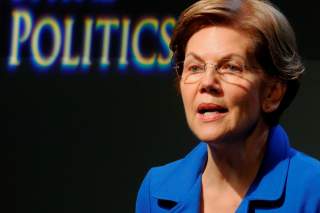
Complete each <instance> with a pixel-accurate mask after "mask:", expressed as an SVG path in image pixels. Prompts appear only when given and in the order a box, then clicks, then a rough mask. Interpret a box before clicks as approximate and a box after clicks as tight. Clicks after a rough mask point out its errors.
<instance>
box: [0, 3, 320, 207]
mask: <svg viewBox="0 0 320 213" xmlns="http://www.w3.org/2000/svg"><path fill="white" fill-rule="evenodd" d="M192 2H194V1H191V0H185V1H169V0H162V1H146V0H136V1H129V0H5V1H1V2H0V27H1V29H2V30H1V33H0V49H1V61H0V63H1V70H0V91H1V92H0V94H1V96H0V97H1V99H0V107H1V110H0V112H1V124H3V125H1V126H3V128H2V130H3V131H2V132H1V143H0V144H1V150H3V151H4V154H3V155H2V156H4V162H5V164H4V167H3V168H4V170H3V171H2V173H3V174H5V175H4V177H5V181H4V182H3V183H4V186H5V189H6V190H4V191H3V193H4V194H5V197H6V199H5V200H4V202H3V205H1V206H0V208H3V209H9V210H6V211H4V210H2V209H0V211H1V212H19V213H20V212H21V213H22V212H23V213H26V212H33V213H38V212H39V213H43V212H52V213H57V212H83V213H87V212H134V204H135V198H136V193H137V190H138V188H139V185H140V183H141V181H142V179H143V177H144V175H145V173H146V172H147V170H148V169H149V168H150V167H152V166H156V165H162V164H165V163H168V162H170V161H173V160H176V159H178V158H181V157H183V156H184V154H185V153H187V152H188V151H189V150H190V149H192V147H193V146H194V145H195V144H197V140H196V139H195V138H194V136H193V135H192V134H191V132H190V131H189V129H188V127H187V125H186V122H185V118H184V113H183V108H182V104H181V100H180V97H179V95H178V93H177V91H176V88H175V84H174V78H175V75H174V73H173V72H172V70H171V67H170V66H171V64H170V57H171V54H170V52H169V49H168V42H169V38H170V35H171V33H172V29H173V27H174V25H175V22H176V20H177V17H178V15H179V13H180V12H181V11H182V9H183V8H185V7H187V6H188V5H190V4H191V3H192ZM274 3H275V4H276V5H278V6H279V8H280V9H281V10H282V11H283V12H284V14H285V15H286V16H287V17H288V19H289V21H290V22H291V24H292V25H293V27H294V29H295V31H296V34H297V40H298V45H299V49H300V52H301V55H302V58H303V60H304V63H305V65H306V67H307V71H306V74H305V76H304V79H303V84H302V87H301V90H300V92H299V94H298V97H297V98H296V100H295V102H294V103H293V104H292V106H291V107H290V108H289V110H287V112H286V113H285V115H284V116H283V118H282V121H281V123H282V124H283V126H284V127H285V129H286V130H287V131H288V133H289V137H290V139H291V143H292V145H293V146H294V147H296V148H298V149H300V150H302V151H303V152H306V153H308V154H310V155H312V156H314V157H317V158H320V144H319V142H318V138H317V131H318V120H320V113H319V111H318V109H319V108H320V100H319V98H318V95H319V92H320V72H319V68H320V55H319V53H318V52H319V50H320V42H319V38H320V31H319V30H318V21H317V20H318V18H317V17H318V16H319V15H318V11H317V7H316V6H314V5H313V3H314V2H311V1H310V0H306V1H303V2H301V1H284V0H279V1H274ZM3 188H4V187H3Z"/></svg>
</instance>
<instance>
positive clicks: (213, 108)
mask: <svg viewBox="0 0 320 213" xmlns="http://www.w3.org/2000/svg"><path fill="white" fill-rule="evenodd" d="M213 112H217V113H226V112H228V109H227V108H226V107H223V106H220V105H216V104H210V103H208V104H200V105H199V106H198V113H200V114H206V113H213Z"/></svg>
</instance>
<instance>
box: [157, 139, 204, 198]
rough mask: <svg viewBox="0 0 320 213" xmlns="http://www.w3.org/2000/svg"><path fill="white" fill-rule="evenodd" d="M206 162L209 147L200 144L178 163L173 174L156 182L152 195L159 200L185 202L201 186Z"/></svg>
mask: <svg viewBox="0 0 320 213" xmlns="http://www.w3.org/2000/svg"><path fill="white" fill-rule="evenodd" d="M206 161H207V145H206V144H205V143H203V142H200V144H199V145H197V146H196V147H195V148H194V149H193V150H192V151H191V152H190V153H189V154H188V155H186V156H185V158H183V159H182V160H181V161H180V162H178V164H177V167H176V168H175V170H174V171H173V172H171V173H170V174H169V175H167V176H166V177H165V178H163V179H162V177H161V179H162V180H157V181H154V183H156V184H154V185H153V186H152V187H151V194H152V195H153V196H154V197H156V198H158V199H163V200H170V201H174V202H177V203H178V202H180V201H183V200H185V199H186V196H187V195H188V194H190V192H194V191H196V190H195V186H197V185H199V184H197V182H199V178H201V174H202V171H203V169H204V165H205V164H206ZM154 178H157V177H154ZM196 188H197V187H196ZM200 189H201V184H200Z"/></svg>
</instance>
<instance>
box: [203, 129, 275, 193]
mask: <svg viewBox="0 0 320 213" xmlns="http://www.w3.org/2000/svg"><path fill="white" fill-rule="evenodd" d="M268 133H269V128H268V127H267V126H266V125H265V124H263V123H260V124H258V125H257V126H256V128H255V129H254V130H253V131H252V132H251V133H250V134H249V136H248V137H246V139H245V140H243V141H233V142H226V143H219V144H210V145H208V161H207V164H206V167H205V170H204V173H203V176H202V185H203V187H204V188H206V190H210V189H212V190H214V191H216V192H217V193H218V192H219V191H220V192H222V191H225V190H232V191H234V192H235V193H237V194H238V195H239V197H240V198H243V197H244V196H245V194H246V192H247V190H248V189H249V187H250V185H251V183H252V182H253V180H254V179H255V177H256V175H257V173H258V170H259V168H260V164H261V161H262V159H263V156H264V152H265V147H266V142H267V138H268Z"/></svg>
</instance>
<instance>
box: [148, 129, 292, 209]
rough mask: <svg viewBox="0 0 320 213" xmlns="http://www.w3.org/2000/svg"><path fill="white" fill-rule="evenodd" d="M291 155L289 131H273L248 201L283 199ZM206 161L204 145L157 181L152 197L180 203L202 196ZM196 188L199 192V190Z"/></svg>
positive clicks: (249, 192) (200, 145)
mask: <svg viewBox="0 0 320 213" xmlns="http://www.w3.org/2000/svg"><path fill="white" fill-rule="evenodd" d="M288 153H289V141H288V137H287V135H286V133H285V131H284V130H283V129H282V127H281V126H280V125H278V126H276V127H273V128H271V130H270V133H269V138H268V143H267V149H266V153H265V157H264V160H263V162H262V165H261V168H260V171H259V172H258V175H257V177H256V179H255V181H254V182H253V184H252V185H251V187H250V189H249V191H248V193H247V196H246V198H248V199H249V200H267V201H271V200H277V199H279V198H280V197H281V195H282V192H283V190H284V187H285V183H286V179H287V173H288V166H289V159H288ZM206 161H207V145H206V144H205V143H203V142H201V143H200V144H199V145H198V146H197V147H196V148H195V149H194V150H193V151H191V152H190V153H189V154H188V155H187V156H186V157H185V158H184V159H182V160H181V161H180V162H179V163H178V164H177V167H176V168H175V170H174V171H173V172H171V173H170V175H168V176H166V177H165V178H163V177H161V178H163V179H162V180H157V181H155V184H154V185H153V186H152V187H151V194H152V196H153V197H155V198H158V199H163V200H169V201H174V202H177V203H178V202H181V201H185V200H186V199H188V196H190V193H191V192H196V193H200V191H201V184H199V181H200V183H201V180H200V179H199V178H201V175H202V172H203V169H204V166H205V164H206ZM154 178H157V177H154ZM195 187H196V188H198V189H197V190H195Z"/></svg>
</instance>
